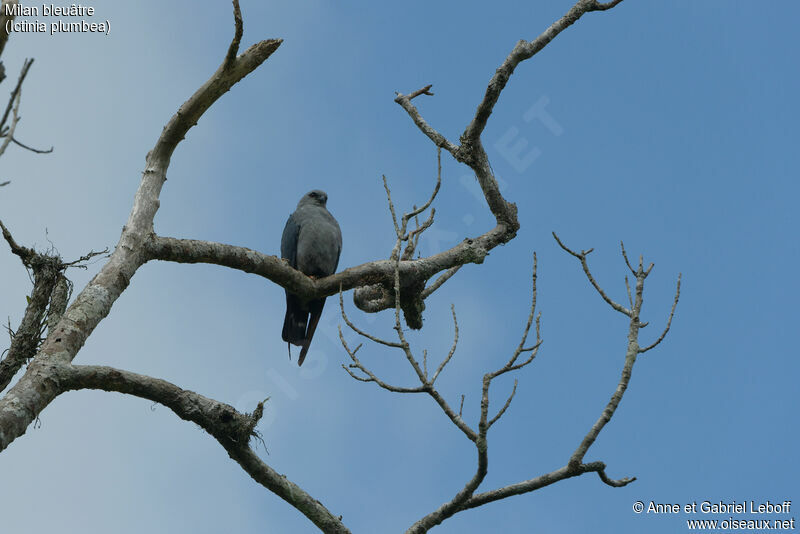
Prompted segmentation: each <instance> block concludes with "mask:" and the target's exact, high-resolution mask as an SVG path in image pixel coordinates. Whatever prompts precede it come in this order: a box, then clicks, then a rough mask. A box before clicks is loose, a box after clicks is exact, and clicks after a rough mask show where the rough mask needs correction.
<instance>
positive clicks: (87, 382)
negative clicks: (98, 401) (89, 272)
mask: <svg viewBox="0 0 800 534" xmlns="http://www.w3.org/2000/svg"><path fill="white" fill-rule="evenodd" d="M49 369H50V373H49V374H50V376H51V379H52V380H53V381H54V382H55V383H57V384H58V386H59V388H60V390H61V391H70V390H79V389H99V390H103V391H113V392H118V393H125V394H129V395H133V396H136V397H140V398H143V399H148V400H151V401H153V402H158V403H159V404H163V405H164V406H166V407H167V408H169V409H170V410H172V411H173V412H174V413H175V414H176V415H177V416H178V417H180V418H181V419H184V420H187V421H192V422H193V423H196V424H197V425H199V426H200V427H201V428H202V429H203V430H205V431H206V432H208V433H209V434H211V435H212V436H214V438H215V439H216V440H217V441H218V442H219V443H220V445H222V446H223V447H224V448H225V450H226V451H228V454H229V455H230V457H231V458H233V459H234V460H235V461H236V462H237V463H238V464H239V465H240V466H241V467H242V469H244V470H245V472H247V474H249V475H250V476H251V477H252V478H253V479H254V480H256V481H257V482H258V483H260V484H262V485H263V486H265V487H266V488H268V489H269V490H270V491H272V492H273V493H275V494H276V495H278V496H279V497H280V498H282V499H283V500H285V501H286V502H288V503H289V504H291V505H292V506H294V507H295V508H297V509H298V510H299V511H301V512H302V513H303V514H304V515H305V516H306V517H308V518H309V519H310V520H311V521H312V522H313V523H314V524H315V525H317V527H319V529H320V530H321V531H322V532H330V533H348V532H349V530H347V528H345V527H344V525H342V523H341V521H339V520H338V519H337V518H336V517H335V516H334V515H333V514H331V513H330V512H329V511H328V510H327V509H326V508H325V507H324V506H323V505H322V504H321V503H320V502H319V501H317V500H315V499H313V498H312V497H311V496H309V495H308V493H306V492H305V491H304V490H302V489H301V488H300V487H299V486H297V485H296V484H294V483H292V482H291V481H289V480H288V479H287V478H286V477H284V476H282V475H280V474H278V473H277V472H275V470H273V469H272V468H271V467H269V466H268V465H267V464H265V463H264V462H262V461H261V459H260V458H259V457H258V455H256V454H255V452H254V451H253V450H252V448H251V447H250V445H249V442H250V438H251V437H253V436H257V435H256V433H255V426H256V424H257V423H258V421H259V419H261V416H262V414H263V412H264V403H263V402H260V403H259V404H258V406H257V408H256V410H255V411H254V412H253V413H252V414H242V413H239V412H238V411H236V409H234V408H233V407H232V406H229V405H227V404H224V403H221V402H219V401H216V400H214V399H210V398H208V397H204V396H203V395H200V394H198V393H195V392H193V391H189V390H185V389H181V388H179V387H178V386H176V385H174V384H172V383H170V382H167V381H166V380H160V379H157V378H152V377H149V376H145V375H140V374H137V373H131V372H129V371H123V370H120V369H114V368H112V367H104V366H96V365H72V364H63V363H56V364H53V365H51V366H50V367H49Z"/></svg>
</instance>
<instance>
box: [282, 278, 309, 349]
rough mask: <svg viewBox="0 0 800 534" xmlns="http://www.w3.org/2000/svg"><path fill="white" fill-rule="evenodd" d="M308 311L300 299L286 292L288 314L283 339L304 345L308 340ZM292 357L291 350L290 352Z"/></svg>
mask: <svg viewBox="0 0 800 534" xmlns="http://www.w3.org/2000/svg"><path fill="white" fill-rule="evenodd" d="M307 323H308V311H307V310H305V309H304V308H303V305H302V304H301V302H300V299H299V298H297V297H296V296H295V295H292V294H290V293H287V294H286V316H285V317H284V319H283V331H282V332H281V337H283V340H284V341H286V342H288V343H291V344H293V345H301V346H302V345H303V344H304V343H305V340H306V324H307ZM289 356H290V357H291V351H290V353H289Z"/></svg>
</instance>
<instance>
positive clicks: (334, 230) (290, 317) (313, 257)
mask: <svg viewBox="0 0 800 534" xmlns="http://www.w3.org/2000/svg"><path fill="white" fill-rule="evenodd" d="M327 201H328V195H326V194H325V192H324V191H320V190H319V189H315V190H313V191H309V192H308V193H306V194H305V195H303V198H301V199H300V202H298V203H297V209H296V210H295V211H294V213H292V214H291V215H290V216H289V220H288V221H286V226H285V227H284V229H283V236H282V237H281V257H282V258H284V259H286V260H288V261H289V265H291V266H292V267H294V268H295V269H297V270H298V271H300V272H301V273H303V274H305V275H307V276H310V277H312V278H322V277H325V276H329V275H331V274H333V273H335V272H336V267H337V266H338V265H339V254H340V253H341V252H342V231H341V230H340V229H339V223H337V222H336V219H334V218H333V215H331V214H330V213H329V212H328V210H327V208H326V207H325V203H326V202H327ZM324 305H325V299H324V298H321V299H313V300H309V301H304V300H302V299H301V298H300V297H298V296H297V295H294V294H293V293H290V292H289V291H288V290H287V291H286V318H285V319H284V320H283V332H282V336H283V340H284V341H286V342H287V343H289V358H291V357H292V347H291V345H298V346H300V347H302V348H301V349H300V357H299V358H298V359H297V365H303V360H305V359H306V353H308V347H309V346H310V345H311V338H313V337H314V331H315V330H316V329H317V323H319V318H320V316H321V315H322V307H323V306H324ZM309 316H310V318H309Z"/></svg>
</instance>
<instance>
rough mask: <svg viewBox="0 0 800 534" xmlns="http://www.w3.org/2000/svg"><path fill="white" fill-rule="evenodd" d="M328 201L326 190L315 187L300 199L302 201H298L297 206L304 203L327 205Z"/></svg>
mask: <svg viewBox="0 0 800 534" xmlns="http://www.w3.org/2000/svg"><path fill="white" fill-rule="evenodd" d="M327 202H328V195H327V194H325V191H320V190H319V189H314V190H313V191H309V192H308V193H306V194H305V195H303V198H301V199H300V202H298V203H297V207H298V208H299V207H300V206H302V205H304V204H316V205H318V206H322V207H323V208H324V207H325V204H326V203H327Z"/></svg>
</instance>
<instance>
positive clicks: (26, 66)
mask: <svg viewBox="0 0 800 534" xmlns="http://www.w3.org/2000/svg"><path fill="white" fill-rule="evenodd" d="M2 33H3V32H2V31H0V34H2ZM31 65H33V59H26V60H25V61H24V62H23V64H22V70H21V71H20V73H19V78H18V79H17V85H16V87H14V90H13V91H11V97H10V98H9V99H8V104H6V109H5V111H4V112H3V118H2V119H0V131H2V130H4V129H5V128H6V121H7V120H8V115H9V113H11V110H12V108H13V106H14V101H15V100H17V96H18V95H19V92H20V91H22V82H24V81H25V77H26V76H27V75H28V71H29V70H30V68H31Z"/></svg>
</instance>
